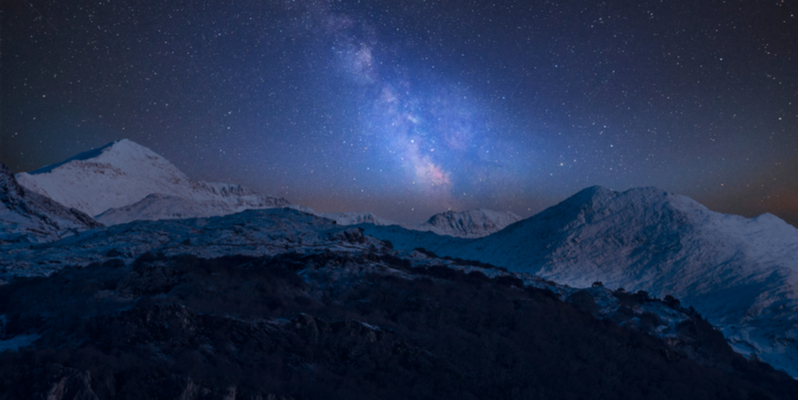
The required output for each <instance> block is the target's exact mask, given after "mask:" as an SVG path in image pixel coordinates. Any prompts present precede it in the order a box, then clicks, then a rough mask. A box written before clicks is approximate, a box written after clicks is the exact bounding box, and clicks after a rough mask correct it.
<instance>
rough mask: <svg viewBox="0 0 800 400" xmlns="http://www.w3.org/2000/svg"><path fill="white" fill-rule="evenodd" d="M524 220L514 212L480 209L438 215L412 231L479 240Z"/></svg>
mask: <svg viewBox="0 0 800 400" xmlns="http://www.w3.org/2000/svg"><path fill="white" fill-rule="evenodd" d="M521 219H522V218H521V217H520V216H518V215H516V214H514V213H512V212H509V211H506V212H499V211H492V210H487V209H485V208H479V209H475V210H469V211H462V212H455V211H447V212H443V213H439V214H436V215H434V216H432V217H431V218H430V219H428V220H427V221H426V222H425V223H423V224H420V225H419V226H416V227H413V228H411V229H414V230H418V231H424V232H433V233H435V234H437V235H448V236H454V237H461V238H478V237H483V236H487V235H490V234H492V233H494V232H497V231H499V230H501V229H503V228H505V227H506V226H508V225H511V224H513V223H514V222H517V221H519V220H521Z"/></svg>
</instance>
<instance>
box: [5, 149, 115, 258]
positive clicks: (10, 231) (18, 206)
mask: <svg viewBox="0 0 800 400" xmlns="http://www.w3.org/2000/svg"><path fill="white" fill-rule="evenodd" d="M98 226H100V224H99V223H97V222H96V221H94V220H93V219H92V218H91V217H90V216H88V215H86V214H84V213H82V212H80V211H78V210H75V209H67V208H66V207H64V206H62V205H61V204H58V203H56V202H55V201H53V200H50V199H49V198H47V197H45V196H42V195H40V194H37V193H33V192H30V191H28V190H25V188H23V187H22V186H20V185H19V184H18V183H17V181H16V179H15V178H14V174H12V173H11V170H10V169H8V167H7V166H6V165H5V164H3V163H0V243H3V242H23V243H28V242H34V243H36V242H42V241H51V240H56V239H58V238H61V237H64V236H68V235H70V234H73V233H75V232H78V231H81V230H84V229H88V228H94V227H98Z"/></svg>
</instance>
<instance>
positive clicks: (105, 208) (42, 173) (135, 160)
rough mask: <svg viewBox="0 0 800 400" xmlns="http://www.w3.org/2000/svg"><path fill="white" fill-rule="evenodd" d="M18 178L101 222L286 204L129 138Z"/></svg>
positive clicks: (283, 201)
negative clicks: (192, 170)
mask: <svg viewBox="0 0 800 400" xmlns="http://www.w3.org/2000/svg"><path fill="white" fill-rule="evenodd" d="M16 178H17V181H18V182H19V184H20V185H22V186H23V187H25V188H27V189H29V190H31V191H34V192H37V193H39V194H41V195H43V196H47V197H50V198H52V199H53V200H55V201H57V202H59V203H61V204H63V205H65V206H67V207H73V208H76V209H78V210H81V211H83V212H85V213H87V214H89V215H93V216H97V218H98V220H99V221H101V222H103V223H105V224H119V223H125V222H129V221H134V220H140V219H149V220H155V219H167V218H185V217H207V216H214V215H224V214H231V213H235V212H239V211H242V210H245V209H250V208H272V207H282V206H285V205H287V204H289V202H288V201H286V200H285V199H281V198H275V197H271V196H267V195H264V194H260V193H256V192H253V191H251V190H249V189H246V188H243V187H241V186H238V185H230V184H224V183H208V182H203V181H194V180H191V179H189V178H188V177H187V176H186V175H184V174H183V173H182V172H181V171H180V170H178V169H177V168H176V167H175V166H174V165H172V164H171V163H170V162H169V161H167V160H166V159H164V158H163V157H161V156H160V155H158V154H156V153H155V152H153V151H152V150H150V149H148V148H146V147H144V146H141V145H138V144H136V143H134V142H132V141H130V140H127V139H122V140H119V141H116V142H112V143H109V144H108V145H106V146H103V147H100V148H98V149H94V150H90V151H87V152H84V153H81V154H78V155H77V156H75V157H72V158H70V159H68V160H65V161H63V162H61V163H58V164H54V165H50V166H46V167H44V168H40V169H38V170H36V171H33V172H30V173H24V172H22V173H19V174H17V175H16ZM149 195H153V196H150V197H148V196H149ZM101 213H103V215H99V214H101Z"/></svg>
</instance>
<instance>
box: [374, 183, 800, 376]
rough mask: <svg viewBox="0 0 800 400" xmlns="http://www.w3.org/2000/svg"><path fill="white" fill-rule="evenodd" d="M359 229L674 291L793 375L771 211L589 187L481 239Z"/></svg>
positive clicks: (780, 252)
mask: <svg viewBox="0 0 800 400" xmlns="http://www.w3.org/2000/svg"><path fill="white" fill-rule="evenodd" d="M363 227H364V229H365V231H366V232H367V234H370V235H373V236H375V237H378V238H379V239H384V240H389V241H391V242H392V243H393V244H394V245H395V247H398V248H411V247H424V248H426V249H428V250H430V251H433V252H435V253H436V254H439V255H443V256H451V257H458V258H463V259H469V260H475V261H479V262H485V263H489V264H493V265H497V266H500V267H504V268H508V269H509V270H512V271H524V272H527V273H533V274H537V275H539V276H542V277H543V278H545V279H551V280H554V281H557V282H560V283H563V284H567V285H570V286H574V287H588V286H590V285H591V284H592V283H593V282H596V281H602V282H604V283H605V284H606V285H608V286H609V287H623V288H625V289H626V290H628V291H638V290H645V291H647V292H649V293H650V294H652V295H655V296H657V297H664V296H666V295H672V296H674V297H677V298H679V299H680V300H681V301H683V302H684V304H689V305H693V306H694V307H695V308H697V309H698V310H699V311H700V312H702V313H703V315H706V316H708V318H709V320H710V321H712V323H714V324H715V325H717V326H719V327H720V328H721V329H722V330H723V332H725V334H726V337H727V338H728V339H729V340H730V341H731V343H732V344H733V345H734V348H735V349H736V350H737V351H739V352H742V353H743V354H748V355H749V354H751V353H752V354H756V355H757V356H759V357H762V359H765V360H766V361H768V362H770V363H772V364H773V365H780V367H781V368H783V369H785V370H787V371H789V372H790V373H791V374H792V375H793V376H796V375H797V358H796V354H797V316H796V312H797V229H796V228H794V227H792V226H790V225H788V224H786V223H785V222H783V221H782V220H780V219H779V218H777V217H774V216H771V215H762V216H759V217H756V218H751V219H747V218H744V217H740V216H733V215H724V214H719V213H715V212H713V211H710V210H708V209H707V208H706V207H704V206H702V205H701V204H699V203H697V202H695V201H694V200H691V199H689V198H688V197H684V196H679V195H674V194H671V193H668V192H666V191H663V190H659V189H656V188H638V189H631V190H629V191H626V192H622V193H620V192H615V191H612V190H609V189H606V188H602V187H597V186H595V187H590V188H587V189H584V190H582V191H580V192H578V193H576V194H575V195H573V196H571V197H570V198H568V199H566V200H564V201H563V202H561V203H559V204H557V205H554V206H552V207H550V208H548V209H546V210H544V211H542V212H541V213H539V214H537V215H535V216H533V217H531V218H528V219H526V220H523V221H520V222H517V223H515V224H513V225H510V226H509V227H507V228H506V229H504V230H501V231H499V232H496V233H494V234H492V235H489V236H486V237H484V238H480V239H471V240H465V239H461V240H455V239H445V238H441V237H434V236H430V235H421V234H419V233H411V232H406V231H403V230H402V229H397V228H393V229H389V228H386V227H367V226H363Z"/></svg>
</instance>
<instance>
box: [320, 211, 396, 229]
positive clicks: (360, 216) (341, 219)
mask: <svg viewBox="0 0 800 400" xmlns="http://www.w3.org/2000/svg"><path fill="white" fill-rule="evenodd" d="M312 213H314V212H312ZM314 214H315V215H318V216H320V217H323V218H327V219H331V220H334V221H336V223H337V224H339V225H357V224H373V225H378V226H384V225H397V223H396V222H392V221H389V220H388V219H383V218H381V217H379V216H377V215H375V214H373V213H370V212H336V213H333V212H330V213H326V212H324V213H314Z"/></svg>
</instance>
